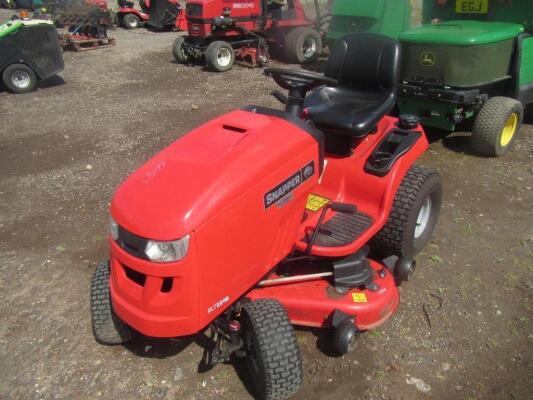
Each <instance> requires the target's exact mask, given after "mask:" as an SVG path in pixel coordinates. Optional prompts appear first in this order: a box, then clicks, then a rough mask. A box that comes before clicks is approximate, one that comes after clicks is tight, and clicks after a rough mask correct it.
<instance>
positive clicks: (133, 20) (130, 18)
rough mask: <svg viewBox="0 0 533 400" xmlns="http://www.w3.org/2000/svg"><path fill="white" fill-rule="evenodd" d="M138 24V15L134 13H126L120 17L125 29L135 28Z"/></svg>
mask: <svg viewBox="0 0 533 400" xmlns="http://www.w3.org/2000/svg"><path fill="white" fill-rule="evenodd" d="M139 25H140V20H139V17H138V16H136V15H135V14H126V15H124V16H123V17H122V26H123V27H124V28H126V29H135V28H138V27H139Z"/></svg>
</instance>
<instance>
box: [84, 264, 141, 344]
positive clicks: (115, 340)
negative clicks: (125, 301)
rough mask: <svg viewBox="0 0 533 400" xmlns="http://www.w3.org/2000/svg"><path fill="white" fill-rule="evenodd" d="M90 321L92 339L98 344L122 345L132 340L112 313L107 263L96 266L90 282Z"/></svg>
mask: <svg viewBox="0 0 533 400" xmlns="http://www.w3.org/2000/svg"><path fill="white" fill-rule="evenodd" d="M91 319H92V327H93V333H94V337H95V338H96V340H97V341H98V342H99V343H102V344H109V345H111V344H122V343H126V342H129V341H130V340H131V339H132V338H133V335H132V331H131V328H130V327H129V326H128V325H126V324H125V323H124V322H123V321H122V320H121V319H120V318H119V317H118V316H117V315H116V314H115V312H114V311H113V307H112V305H111V296H110V294H109V262H107V261H104V262H101V263H100V264H98V266H97V267H96V270H95V271H94V273H93V277H92V280H91Z"/></svg>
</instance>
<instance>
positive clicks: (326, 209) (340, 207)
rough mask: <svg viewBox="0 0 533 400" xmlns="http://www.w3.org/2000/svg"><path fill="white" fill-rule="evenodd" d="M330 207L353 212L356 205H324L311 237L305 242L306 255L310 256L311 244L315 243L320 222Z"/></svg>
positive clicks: (334, 209)
mask: <svg viewBox="0 0 533 400" xmlns="http://www.w3.org/2000/svg"><path fill="white" fill-rule="evenodd" d="M329 209H331V210H332V211H335V212H338V213H342V214H351V215H353V214H355V213H356V212H357V207H356V206H354V205H353V204H347V203H330V204H328V205H326V206H325V207H324V208H323V209H322V212H321V213H320V217H319V218H318V222H317V224H316V227H315V229H314V230H313V234H312V235H311V239H310V240H309V242H308V243H307V249H306V251H305V254H306V255H307V257H310V256H311V250H312V249H313V245H314V244H315V241H316V238H317V236H318V233H319V232H320V229H321V225H322V222H324V218H325V217H326V214H327V212H328V210H329Z"/></svg>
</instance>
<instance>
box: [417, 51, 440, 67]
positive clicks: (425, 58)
mask: <svg viewBox="0 0 533 400" xmlns="http://www.w3.org/2000/svg"><path fill="white" fill-rule="evenodd" d="M436 61H437V57H436V56H435V53H431V52H428V51H426V52H424V53H422V54H421V56H420V64H422V65H423V66H424V67H433V66H434V65H435V62H436Z"/></svg>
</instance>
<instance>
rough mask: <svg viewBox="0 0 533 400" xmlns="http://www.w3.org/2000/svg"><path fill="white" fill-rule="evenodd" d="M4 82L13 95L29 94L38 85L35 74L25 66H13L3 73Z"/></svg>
mask: <svg viewBox="0 0 533 400" xmlns="http://www.w3.org/2000/svg"><path fill="white" fill-rule="evenodd" d="M2 80H3V81H4V85H6V87H7V88H8V89H9V90H10V91H12V92H13V93H29V92H31V91H33V90H34V89H35V86H36V85H37V76H36V75H35V72H33V70H32V69H31V68H30V67H28V66H27V65H24V64H11V65H10V66H9V67H7V68H6V69H5V70H4V72H3V73H2Z"/></svg>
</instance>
